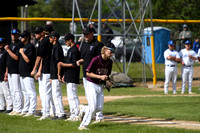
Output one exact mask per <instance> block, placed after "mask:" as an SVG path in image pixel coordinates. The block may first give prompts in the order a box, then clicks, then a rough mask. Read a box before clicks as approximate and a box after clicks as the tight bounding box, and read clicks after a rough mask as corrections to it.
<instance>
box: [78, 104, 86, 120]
mask: <svg viewBox="0 0 200 133" xmlns="http://www.w3.org/2000/svg"><path fill="white" fill-rule="evenodd" d="M78 108H79V115H78V119H79V120H80V121H82V120H83V117H84V114H85V112H83V108H84V105H79V107H78Z"/></svg>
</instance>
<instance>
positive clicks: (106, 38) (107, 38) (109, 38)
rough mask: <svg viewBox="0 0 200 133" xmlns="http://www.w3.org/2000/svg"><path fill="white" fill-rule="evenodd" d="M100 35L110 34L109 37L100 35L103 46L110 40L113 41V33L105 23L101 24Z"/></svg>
mask: <svg viewBox="0 0 200 133" xmlns="http://www.w3.org/2000/svg"><path fill="white" fill-rule="evenodd" d="M101 34H110V36H107V35H102V39H101V40H102V43H103V44H104V45H107V44H109V43H111V40H112V39H113V36H112V34H113V31H112V29H111V28H109V27H108V24H107V23H103V27H102V31H101Z"/></svg>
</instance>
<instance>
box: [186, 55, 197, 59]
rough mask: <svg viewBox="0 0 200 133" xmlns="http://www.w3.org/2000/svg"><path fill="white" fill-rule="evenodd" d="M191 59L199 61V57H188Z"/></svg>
mask: <svg viewBox="0 0 200 133" xmlns="http://www.w3.org/2000/svg"><path fill="white" fill-rule="evenodd" d="M188 56H189V58H190V59H193V60H197V57H195V56H192V55H188Z"/></svg>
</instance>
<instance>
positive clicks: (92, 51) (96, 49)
mask: <svg viewBox="0 0 200 133" xmlns="http://www.w3.org/2000/svg"><path fill="white" fill-rule="evenodd" d="M102 47H103V44H102V43H100V42H99V41H97V40H96V39H95V38H94V39H93V40H92V41H91V42H90V43H88V42H84V43H83V44H82V46H81V49H80V51H81V59H84V62H83V77H86V69H87V67H88V65H89V64H90V61H91V60H92V58H93V57H96V56H98V55H100V54H101V48H102Z"/></svg>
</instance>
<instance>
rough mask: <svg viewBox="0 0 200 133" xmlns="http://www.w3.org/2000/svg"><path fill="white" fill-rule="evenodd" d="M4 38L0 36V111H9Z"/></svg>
mask: <svg viewBox="0 0 200 133" xmlns="http://www.w3.org/2000/svg"><path fill="white" fill-rule="evenodd" d="M5 45H6V42H5V38H3V37H0V112H4V111H5V113H10V112H11V111H12V109H13V105H12V97H11V93H10V89H9V87H8V69H7V65H6V64H7V63H6V60H7V52H6V51H5V50H4V46H5Z"/></svg>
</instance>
